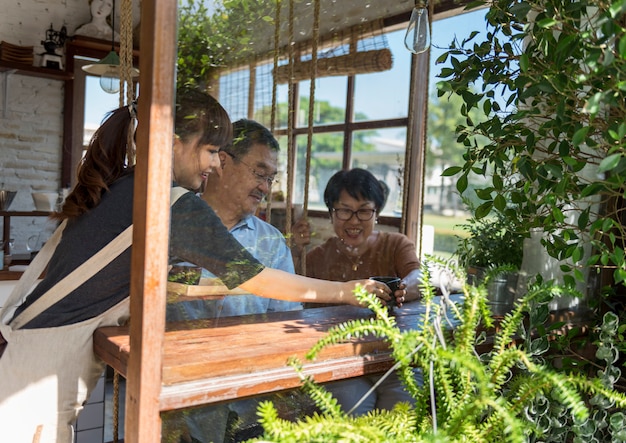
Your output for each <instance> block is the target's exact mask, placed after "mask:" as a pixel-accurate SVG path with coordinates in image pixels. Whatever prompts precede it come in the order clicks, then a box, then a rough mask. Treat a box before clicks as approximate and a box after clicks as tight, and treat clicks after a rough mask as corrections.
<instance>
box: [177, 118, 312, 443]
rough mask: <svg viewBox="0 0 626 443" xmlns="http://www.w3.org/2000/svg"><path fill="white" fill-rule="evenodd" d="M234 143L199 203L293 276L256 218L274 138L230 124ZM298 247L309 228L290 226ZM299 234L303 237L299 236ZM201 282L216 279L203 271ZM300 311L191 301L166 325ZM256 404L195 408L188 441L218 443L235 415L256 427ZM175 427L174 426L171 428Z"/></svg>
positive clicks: (188, 419)
mask: <svg viewBox="0 0 626 443" xmlns="http://www.w3.org/2000/svg"><path fill="white" fill-rule="evenodd" d="M233 135H234V138H233V143H232V144H231V145H230V146H228V147H226V148H225V149H223V150H221V151H220V152H219V156H220V161H221V169H220V170H219V171H218V172H217V173H215V174H211V175H209V177H208V179H207V182H206V185H205V188H204V192H203V193H202V196H201V197H202V199H204V200H205V201H206V202H207V203H208V204H209V205H210V206H211V207H212V208H213V210H214V211H215V212H216V213H217V215H218V216H219V217H220V219H221V220H222V222H223V223H224V225H225V226H226V227H227V228H228V230H229V231H230V232H231V233H232V234H233V236H234V237H235V238H236V239H237V240H238V241H239V243H241V244H242V245H243V246H244V247H245V248H246V249H248V251H250V252H251V253H252V255H254V256H255V257H256V258H257V259H258V260H259V261H260V262H261V263H263V264H264V265H266V266H268V267H271V268H275V269H282V270H284V271H287V272H292V273H293V272H294V263H293V259H292V255H291V251H290V249H289V247H288V246H287V243H286V241H285V238H284V236H283V234H282V233H281V232H280V231H279V230H278V229H276V228H275V227H274V226H272V225H271V224H269V223H267V222H265V221H263V220H261V219H259V218H258V217H256V216H255V215H254V214H255V213H256V210H257V208H258V206H259V204H260V203H261V202H262V201H263V199H264V197H265V196H266V195H267V194H268V193H269V192H270V188H271V185H272V183H273V181H274V179H275V176H276V173H277V170H278V151H279V145H278V142H277V141H276V139H275V138H274V136H273V135H272V133H271V132H270V131H269V130H268V129H267V128H265V127H264V126H263V125H261V124H259V123H257V122H255V121H252V120H245V119H244V120H238V121H236V122H235V123H233ZM293 230H294V232H297V233H298V235H297V236H296V237H297V238H298V243H300V244H299V245H298V246H299V247H302V245H303V244H306V243H307V242H308V240H309V227H308V224H307V223H306V222H302V221H299V222H298V223H296V225H294V229H293ZM300 233H302V235H300ZM203 276H204V277H214V276H213V275H212V274H210V273H209V272H208V271H206V270H203ZM296 309H302V305H301V303H294V302H286V301H282V300H273V299H267V298H263V297H257V296H255V295H252V294H248V295H236V296H227V297H224V298H223V299H221V300H193V301H185V302H179V303H174V304H169V305H168V310H167V318H168V321H174V320H179V321H180V320H189V319H198V318H219V317H227V316H235V315H246V314H258V313H266V312H275V311H288V310H296ZM256 405H257V400H240V401H237V402H234V403H231V404H230V405H228V406H208V407H205V408H198V409H194V410H192V411H189V413H188V414H187V415H186V416H185V418H184V421H185V423H186V426H187V430H188V432H189V436H190V437H191V438H192V439H193V440H192V441H199V442H207V443H208V442H215V443H217V442H220V441H222V440H223V438H224V434H225V431H226V427H227V426H226V423H227V421H232V420H233V415H234V414H236V415H235V416H236V417H237V419H238V422H239V423H240V424H241V426H243V427H244V428H245V427H246V426H249V425H252V424H254V423H255V422H256V416H255V412H256ZM171 425H172V426H175V424H174V423H171Z"/></svg>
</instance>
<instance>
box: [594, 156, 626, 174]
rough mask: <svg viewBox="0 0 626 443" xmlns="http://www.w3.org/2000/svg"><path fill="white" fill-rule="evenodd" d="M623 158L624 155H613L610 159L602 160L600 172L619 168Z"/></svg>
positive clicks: (599, 167)
mask: <svg viewBox="0 0 626 443" xmlns="http://www.w3.org/2000/svg"><path fill="white" fill-rule="evenodd" d="M621 158H622V154H611V155H609V156H608V157H606V158H604V159H602V161H601V162H600V166H598V171H600V172H606V171H611V170H613V169H615V168H616V167H617V165H618V164H619V161H620V159H621Z"/></svg>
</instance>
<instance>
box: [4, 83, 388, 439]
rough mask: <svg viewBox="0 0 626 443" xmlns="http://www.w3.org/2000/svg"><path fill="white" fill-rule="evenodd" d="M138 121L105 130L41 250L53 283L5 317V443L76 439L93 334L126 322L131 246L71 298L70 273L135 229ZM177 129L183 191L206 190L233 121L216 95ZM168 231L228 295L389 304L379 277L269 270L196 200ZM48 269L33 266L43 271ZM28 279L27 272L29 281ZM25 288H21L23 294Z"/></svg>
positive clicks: (192, 102)
mask: <svg viewBox="0 0 626 443" xmlns="http://www.w3.org/2000/svg"><path fill="white" fill-rule="evenodd" d="M134 112H135V108H134V107H133V106H129V107H122V108H119V109H117V110H115V111H113V112H112V113H111V115H110V116H109V117H108V119H107V120H106V121H105V122H104V123H103V124H102V126H101V127H100V128H99V129H98V130H97V131H96V133H95V134H94V136H93V138H92V140H91V142H90V146H89V149H88V151H87V154H86V156H85V159H84V161H83V163H82V164H81V167H80V169H79V171H78V178H77V184H76V186H75V187H74V189H73V190H72V192H71V194H70V195H69V196H68V197H67V199H66V201H65V204H64V206H63V208H62V210H61V212H59V213H58V214H56V215H55V217H56V218H57V219H59V220H62V221H63V224H62V227H63V226H64V229H63V231H62V234H61V235H60V236H59V235H58V234H55V236H53V238H52V239H51V240H50V241H49V242H48V243H49V244H50V245H51V246H50V247H49V248H48V249H47V250H46V251H45V253H44V251H43V250H42V251H41V252H40V254H41V257H45V256H46V255H47V254H48V251H52V248H54V245H55V243H57V242H58V245H57V246H56V249H54V252H53V254H52V258H51V259H50V262H49V264H48V267H47V272H46V276H45V278H44V279H43V281H42V282H41V283H40V284H38V285H37V286H36V287H35V288H34V289H33V290H32V292H31V293H30V294H29V295H28V296H27V297H26V298H25V299H24V298H23V297H21V296H22V294H20V293H17V292H16V293H15V294H14V295H12V297H11V298H10V300H9V303H7V304H6V305H5V307H4V308H3V310H2V311H0V333H1V334H2V336H3V337H4V338H3V339H0V347H4V350H3V354H2V355H1V356H0V380H1V382H0V435H1V436H2V441H10V442H12V443H22V442H24V443H26V442H31V441H35V440H34V438H36V439H38V440H36V441H39V442H42V443H43V442H58V443H64V442H67V443H70V442H72V441H73V429H72V424H73V423H74V421H75V419H76V417H77V415H78V412H79V411H80V410H81V408H82V404H83V403H84V402H85V401H86V399H87V398H88V397H89V393H90V391H91V390H92V389H93V387H94V386H95V384H96V382H97V379H98V377H99V376H100V374H101V373H102V370H103V368H104V364H103V363H102V362H101V361H100V360H99V359H98V358H97V357H96V356H95V355H94V354H93V350H92V335H93V331H94V330H95V329H96V328H97V327H100V326H105V325H117V324H120V323H121V322H123V321H125V320H126V319H127V317H128V302H129V287H130V256H131V248H130V247H127V248H126V249H125V250H123V251H122V252H121V253H119V255H116V256H115V257H114V258H113V259H112V260H111V261H110V263H108V264H107V265H105V266H104V267H103V268H102V269H101V270H99V271H97V272H95V274H94V275H93V276H91V277H90V278H88V279H87V280H86V281H84V282H81V283H80V284H79V285H78V286H77V287H76V288H75V289H69V290H67V291H66V292H63V291H62V290H63V288H67V286H64V284H65V282H66V281H67V279H66V277H68V276H70V274H71V273H72V271H74V270H75V269H77V268H78V267H79V266H81V265H83V264H84V263H85V262H86V261H87V260H89V259H90V258H91V257H93V256H94V255H95V254H97V253H100V252H102V251H108V250H109V249H110V247H109V245H110V243H111V242H112V241H114V239H116V238H117V237H118V235H119V234H120V233H122V232H124V231H125V230H126V228H128V227H129V226H130V225H131V224H132V208H133V188H134V173H133V168H132V166H129V165H128V162H127V159H128V158H129V153H131V154H132V152H131V151H132V148H133V147H132V146H131V147H129V146H127V134H128V132H129V131H132V130H133V126H132V124H131V123H132V120H131V116H132V115H133V114H134ZM139 118H141V116H139ZM174 126H175V132H176V136H174V137H173V145H174V148H173V149H174V160H173V178H174V181H175V185H176V186H182V187H185V188H187V189H193V190H195V189H198V188H199V187H200V186H201V184H202V182H203V181H204V179H205V178H206V176H207V175H208V174H209V173H211V172H212V170H213V168H217V167H218V166H219V157H218V155H217V152H218V150H219V149H220V148H221V147H223V146H225V145H226V144H227V143H228V142H230V139H231V136H232V129H231V128H232V127H231V122H230V119H229V118H228V115H227V114H226V112H225V111H224V109H223V108H222V107H221V106H220V105H219V103H217V102H216V101H215V100H214V99H212V98H211V97H210V96H208V95H206V94H203V93H201V92H198V91H183V92H181V93H179V96H178V104H177V108H176V120H175V125H174ZM60 229H61V228H60ZM58 232H60V231H58ZM171 232H172V234H171V238H170V257H171V260H172V262H179V261H189V262H192V263H196V264H197V265H198V266H202V267H204V268H206V269H208V270H210V271H211V272H213V273H214V274H215V275H217V276H218V277H220V278H221V280H222V281H223V282H224V284H225V285H226V286H228V287H229V288H234V287H236V286H241V287H242V288H243V289H245V290H246V291H249V292H251V293H254V294H257V295H260V296H266V297H272V298H278V299H283V300H289V301H301V302H302V301H309V302H317V301H320V302H331V301H336V302H337V303H351V304H358V302H357V301H356V299H355V297H354V295H353V293H352V291H353V290H354V289H355V288H356V286H357V285H359V284H360V285H363V286H365V288H366V289H367V290H369V291H371V292H373V293H376V294H377V295H378V296H380V297H381V298H382V299H386V300H387V299H389V297H390V296H389V294H388V292H389V290H388V289H387V288H386V287H385V286H384V285H383V284H381V283H378V282H374V281H371V280H360V281H352V282H348V283H336V282H328V281H321V280H315V279H311V278H306V277H302V276H297V275H292V274H289V273H287V272H283V271H278V270H274V269H269V268H264V267H263V265H261V264H260V263H259V262H258V261H257V260H256V259H254V257H252V256H251V255H250V254H249V253H248V252H247V251H246V250H245V249H244V248H243V247H242V246H241V245H240V244H239V243H237V242H236V241H235V240H234V238H233V237H232V236H231V235H230V234H229V233H228V231H227V230H226V228H225V227H224V225H223V224H222V222H221V221H220V219H219V218H218V217H217V216H216V214H215V213H214V212H213V211H212V210H211V208H210V207H209V206H208V205H207V204H206V203H205V202H204V201H203V200H201V199H199V198H197V197H196V196H195V195H194V193H192V192H187V193H185V194H183V195H182V196H181V197H180V198H178V200H176V202H175V203H174V204H173V206H172V218H171ZM50 253H52V252H50ZM40 254H38V257H39V256H40ZM41 260H44V259H43V258H42V259H41ZM41 260H40V261H39V262H37V263H35V262H33V264H31V267H30V268H29V269H31V268H33V269H36V266H40V262H41ZM79 269H80V272H79V273H80V274H83V275H84V274H85V273H84V272H83V271H82V268H79ZM27 274H29V272H28V270H27V272H26V273H25V274H24V277H23V278H22V280H25V279H26V276H27ZM30 274H33V272H30ZM70 278H73V277H70ZM22 280H21V281H20V282H19V283H18V286H24V283H23V282H22ZM59 282H62V284H61V285H57V283H59ZM59 288H60V289H59ZM24 289H29V288H24ZM49 290H50V292H48V291H49ZM53 291H57V293H59V292H61V296H62V297H61V298H60V300H59V301H58V302H55V303H54V304H52V305H51V306H48V307H44V308H40V306H39V303H40V302H41V301H42V300H45V299H50V296H49V294H50V293H52V292H53ZM26 314H28V315H26ZM3 342H6V344H5V346H2V345H1V344H2V343H3Z"/></svg>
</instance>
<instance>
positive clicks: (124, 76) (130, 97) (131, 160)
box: [120, 0, 135, 165]
mask: <svg viewBox="0 0 626 443" xmlns="http://www.w3.org/2000/svg"><path fill="white" fill-rule="evenodd" d="M120 18H121V23H120V106H124V105H129V104H131V103H132V102H133V101H134V100H135V87H134V85H133V1H132V0H122V9H121V17H120ZM124 94H126V100H124ZM134 128H135V118H134V117H133V122H132V124H131V125H130V130H129V131H128V140H127V144H126V145H127V152H126V157H127V161H128V164H129V165H134V164H135V147H134V137H133V135H134V132H135V131H134Z"/></svg>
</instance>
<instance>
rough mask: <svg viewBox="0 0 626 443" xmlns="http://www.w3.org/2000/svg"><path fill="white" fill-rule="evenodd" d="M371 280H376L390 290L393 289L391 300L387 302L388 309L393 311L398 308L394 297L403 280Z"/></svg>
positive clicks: (376, 278)
mask: <svg viewBox="0 0 626 443" xmlns="http://www.w3.org/2000/svg"><path fill="white" fill-rule="evenodd" d="M370 280H376V281H379V282H382V283H384V284H386V285H387V286H389V289H391V300H389V301H388V302H387V307H388V308H389V309H391V308H393V307H394V306H396V297H395V296H394V293H395V292H396V291H397V290H398V288H399V286H400V282H401V281H402V279H401V278H400V277H383V276H376V277H370Z"/></svg>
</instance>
